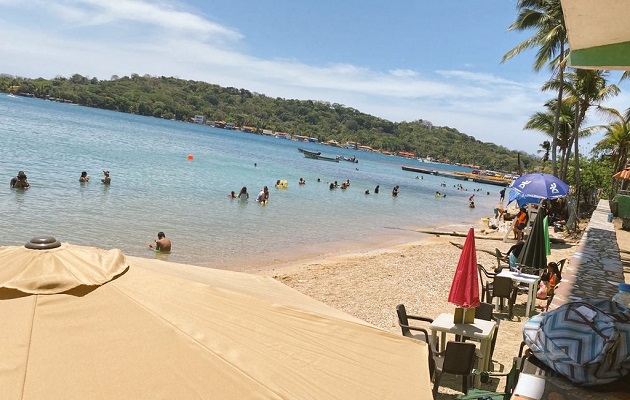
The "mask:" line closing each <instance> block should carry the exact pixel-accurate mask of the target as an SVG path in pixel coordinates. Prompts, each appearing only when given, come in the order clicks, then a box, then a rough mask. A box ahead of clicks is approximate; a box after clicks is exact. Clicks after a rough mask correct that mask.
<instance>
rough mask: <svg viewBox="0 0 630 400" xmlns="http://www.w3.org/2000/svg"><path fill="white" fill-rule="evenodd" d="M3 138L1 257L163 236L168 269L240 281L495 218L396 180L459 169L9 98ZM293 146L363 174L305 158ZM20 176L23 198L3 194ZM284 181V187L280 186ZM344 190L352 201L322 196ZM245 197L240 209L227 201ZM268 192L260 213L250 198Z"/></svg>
mask: <svg viewBox="0 0 630 400" xmlns="http://www.w3.org/2000/svg"><path fill="white" fill-rule="evenodd" d="M295 133H296V134H299V132H295ZM0 140H1V142H2V146H0V181H2V180H4V182H5V185H6V186H5V189H0V211H1V212H2V217H1V218H0V245H21V244H23V243H25V242H27V241H28V240H29V239H30V238H32V237H34V236H41V235H51V236H54V237H56V238H57V239H59V240H60V241H62V242H70V243H74V244H81V245H89V246H97V247H102V248H120V249H121V250H122V251H123V252H124V253H125V254H128V255H134V256H141V257H155V255H154V254H153V253H152V252H151V251H150V250H149V249H148V244H149V243H152V242H153V240H154V239H155V238H156V234H157V232H158V231H164V232H165V233H166V236H167V237H168V238H170V239H171V240H172V241H173V252H172V253H171V254H170V255H168V257H167V259H168V260H169V261H175V262H183V263H191V264H197V265H209V266H215V267H220V268H227V269H235V270H244V269H249V268H253V267H261V266H263V267H264V266H265V265H271V264H273V263H276V262H283V261H289V260H293V259H299V258H304V257H310V256H318V255H328V254H332V253H337V252H341V251H345V250H349V249H355V250H356V249H361V248H365V247H368V246H377V245H381V244H384V243H390V242H391V243H393V242H396V241H400V240H405V241H410V240H419V239H421V238H422V234H420V233H418V232H416V231H415V230H416V229H418V228H421V227H427V228H428V227H443V228H445V229H448V230H454V229H458V230H466V229H467V227H469V226H471V224H472V223H476V222H478V221H480V219H481V218H483V217H487V216H490V215H491V213H492V210H493V208H494V207H495V205H496V203H497V200H498V198H499V194H498V192H499V189H500V188H499V187H496V186H488V185H483V184H478V183H473V182H467V181H458V180H453V179H449V178H445V177H441V176H433V175H422V176H418V174H416V173H413V172H407V171H403V170H402V169H401V166H402V165H411V166H417V167H421V168H427V169H450V170H453V169H455V170H458V169H460V170H465V171H469V169H466V168H463V167H456V166H449V165H435V164H423V163H421V162H419V161H417V160H409V159H403V158H400V157H394V156H387V155H382V154H376V153H367V152H361V151H357V150H353V149H343V148H335V147H328V146H324V145H321V144H315V143H304V142H296V141H291V140H286V139H278V138H274V137H269V136H261V135H254V134H248V133H243V132H239V131H230V130H223V129H217V128H212V127H208V126H202V125H197V124H191V123H183V122H177V121H169V120H164V119H159V118H152V117H143V116H138V115H133V114H125V113H119V112H113V111H107V110H100V109H94V108H88V107H81V106H76V105H71V104H64V103H57V102H50V101H45V100H40V99H31V98H24V97H17V98H13V97H9V96H6V95H4V94H0ZM298 147H300V148H306V149H309V150H313V151H321V152H322V155H325V156H336V155H341V156H346V157H352V156H355V157H356V158H357V159H358V160H359V163H350V162H347V161H340V162H339V163H334V162H328V161H321V160H312V159H307V158H305V157H304V155H303V154H302V153H300V152H299V151H298ZM188 155H192V156H193V159H192V160H189V159H188ZM104 169H107V170H109V171H110V173H111V185H104V184H102V183H101V181H100V179H101V178H102V177H103V173H102V171H103V170H104ZM19 170H23V171H24V172H25V173H26V175H27V176H28V180H29V182H30V184H31V187H30V188H29V189H27V190H15V189H10V188H9V181H10V180H11V178H12V177H14V176H15V175H16V174H17V172H18V171H19ZM81 171H87V172H88V174H89V175H90V176H91V180H90V182H89V183H87V184H80V183H79V176H80V175H81ZM300 178H303V179H304V180H305V181H306V184H305V185H302V186H300V185H298V181H299V179H300ZM420 178H422V179H420ZM279 179H284V180H287V181H288V188H287V189H276V188H275V183H276V181H277V180H279ZM318 180H319V181H318ZM346 180H349V181H350V187H349V188H348V189H345V190H343V189H340V188H338V189H335V190H330V189H329V183H330V182H334V181H337V182H338V183H339V185H341V183H342V182H345V181H346ZM460 184H461V185H463V186H464V188H465V189H467V190H460V189H458V188H456V185H460ZM376 185H380V192H379V193H378V194H376V193H374V188H375V187H376ZM395 185H398V186H400V192H399V195H398V196H397V197H393V196H392V194H391V193H392V188H393V187H394V186H395ZM443 185H445V186H443ZM243 186H246V187H247V188H248V191H249V193H250V199H249V201H248V202H241V201H239V200H238V199H233V200H231V199H229V198H228V194H229V193H230V192H231V191H235V192H236V193H238V192H239V190H240V189H241V187H243ZM263 186H268V187H269V190H270V199H269V203H268V204H267V205H264V206H263V205H260V204H258V203H257V202H256V200H255V199H256V195H257V194H258V192H259V191H260V190H261V189H262V188H263ZM366 190H369V192H370V194H365V191H366ZM436 191H440V192H441V193H443V194H446V197H440V198H436V196H435V192H436ZM472 194H475V198H474V200H475V204H476V208H469V207H468V205H469V203H468V199H469V197H470V196H471V195H472Z"/></svg>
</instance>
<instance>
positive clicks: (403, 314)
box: [396, 304, 433, 343]
mask: <svg viewBox="0 0 630 400" xmlns="http://www.w3.org/2000/svg"><path fill="white" fill-rule="evenodd" d="M396 314H397V315H398V326H400V329H401V331H402V334H403V336H407V337H410V338H413V339H418V340H422V341H423V342H426V343H429V332H428V331H427V330H426V329H425V328H422V327H419V326H412V325H409V320H410V319H411V320H414V321H424V322H429V323H431V322H433V319H431V318H427V317H420V316H418V315H409V314H407V309H406V308H405V305H404V304H399V305H397V306H396ZM411 331H416V332H420V334H415V335H414V334H413V333H412V332H411Z"/></svg>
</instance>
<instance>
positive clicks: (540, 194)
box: [510, 172, 570, 199]
mask: <svg viewBox="0 0 630 400" xmlns="http://www.w3.org/2000/svg"><path fill="white" fill-rule="evenodd" d="M510 188H512V189H514V190H516V191H517V192H519V193H520V194H522V195H523V196H524V197H527V198H534V199H557V198H559V197H565V196H566V195H568V194H569V189H570V188H569V185H567V184H566V183H564V182H563V181H561V180H560V179H558V178H556V177H555V176H553V175H550V174H543V173H541V172H533V173H531V174H525V175H523V176H521V177H520V178H518V179H516V180H514V182H512V183H511V184H510Z"/></svg>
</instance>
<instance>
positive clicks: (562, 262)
mask: <svg viewBox="0 0 630 400" xmlns="http://www.w3.org/2000/svg"><path fill="white" fill-rule="evenodd" d="M566 262H567V259H566V258H563V259H562V260H560V261H558V270H559V271H560V275H562V270H563V269H564V264H566Z"/></svg>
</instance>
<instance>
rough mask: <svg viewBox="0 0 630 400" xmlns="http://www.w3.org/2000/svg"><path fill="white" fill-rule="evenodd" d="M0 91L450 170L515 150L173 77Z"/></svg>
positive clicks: (67, 81) (510, 158)
mask: <svg viewBox="0 0 630 400" xmlns="http://www.w3.org/2000/svg"><path fill="white" fill-rule="evenodd" d="M0 90H1V91H5V92H14V93H19V94H32V95H34V96H35V97H38V98H54V99H62V100H65V101H70V102H73V103H77V104H80V105H83V106H88V107H96V108H103V109H108V110H115V111H121V112H127V113H135V114H140V115H146V116H153V117H160V118H167V119H176V120H180V121H190V120H191V118H192V117H193V116H194V115H204V116H205V117H206V119H207V120H210V121H226V122H231V123H233V124H234V125H236V126H251V127H254V128H256V129H257V130H262V129H269V130H273V131H277V132H288V133H291V134H297V135H304V136H309V137H315V138H317V139H319V141H320V142H325V141H328V140H336V141H338V142H340V143H345V142H358V143H360V144H361V145H365V146H369V147H372V148H374V149H377V150H381V151H390V152H399V151H406V152H413V153H415V154H416V156H420V157H432V158H434V159H438V160H442V161H449V162H452V163H462V164H473V165H479V166H481V167H482V168H488V169H494V170H503V171H517V170H518V159H519V155H518V152H517V151H511V150H509V149H507V148H505V147H503V146H497V145H495V144H493V143H483V142H481V141H479V140H476V139H475V138H474V137H472V136H469V135H465V134H463V133H461V132H459V131H457V129H454V128H449V127H437V126H433V125H432V124H431V123H430V122H428V121H423V120H417V121H412V122H399V123H397V122H391V121H388V120H385V119H382V118H377V117H374V116H372V115H368V114H364V113H362V112H360V111H358V110H355V109H353V108H350V107H346V106H343V105H341V104H336V103H328V102H322V101H312V100H290V99H282V98H271V97H267V96H265V95H263V94H259V93H253V92H250V91H248V90H245V89H237V88H233V87H227V88H224V87H221V86H218V85H213V84H209V83H205V82H198V81H190V80H183V79H177V78H173V77H152V76H139V75H137V74H133V75H131V77H126V76H125V77H117V76H113V77H112V79H110V80H98V79H96V78H91V79H90V78H87V77H83V76H81V75H79V74H75V75H73V76H72V77H70V78H64V77H56V78H55V79H52V80H46V79H43V78H38V79H29V78H21V77H15V76H10V75H0ZM520 161H521V163H522V166H523V167H524V168H525V169H530V168H531V167H532V165H533V164H535V163H537V159H536V157H533V156H531V155H523V154H521V155H520Z"/></svg>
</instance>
